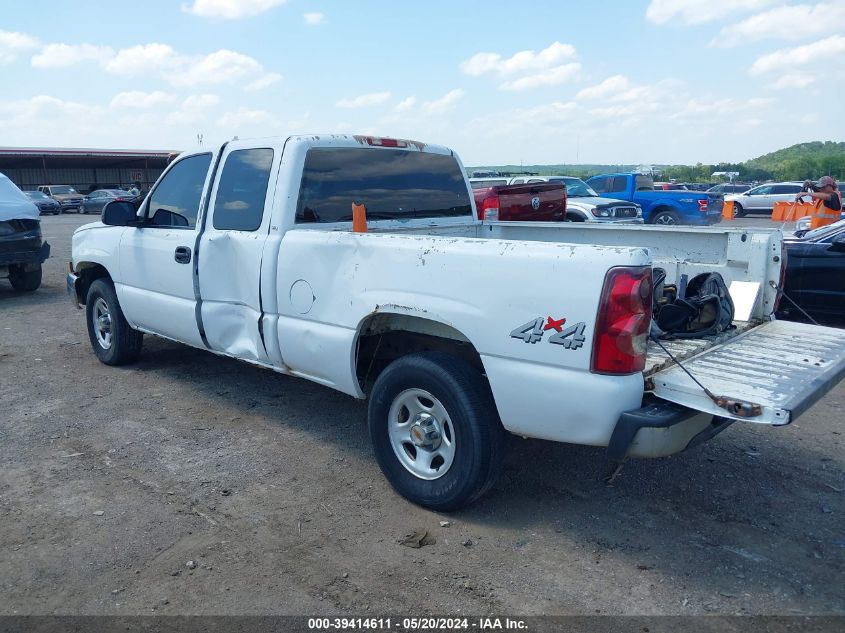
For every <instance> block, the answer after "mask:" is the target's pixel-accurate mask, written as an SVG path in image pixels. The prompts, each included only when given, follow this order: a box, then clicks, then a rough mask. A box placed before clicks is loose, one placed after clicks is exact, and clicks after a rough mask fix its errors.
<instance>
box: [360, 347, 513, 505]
mask: <svg viewBox="0 0 845 633" xmlns="http://www.w3.org/2000/svg"><path fill="white" fill-rule="evenodd" d="M368 417H369V428H370V439H371V440H372V443H373V449H374V451H375V455H376V460H377V461H378V464H379V467H380V468H381V470H382V472H383V473H384V475H385V477H387V480H388V481H389V482H390V484H391V485H392V486H393V487H394V488H395V489H396V491H397V492H398V493H399V494H401V495H402V496H403V497H405V498H406V499H408V500H409V501H412V502H414V503H416V504H419V505H421V506H424V507H427V508H431V509H433V510H439V511H446V512H448V511H452V510H457V509H459V508H461V507H463V506H466V505H468V504H470V503H472V502H473V501H475V500H476V499H478V498H479V497H481V495H483V494H484V493H485V492H486V491H487V490H488V489H489V488H490V486H492V485H493V483H494V482H495V479H496V477H497V475H498V473H499V471H500V469H501V467H502V461H503V459H504V453H505V430H504V428H503V427H502V423H501V421H500V420H499V415H498V412H497V411H496V406H495V404H494V402H493V396H492V394H491V393H490V388H489V386H488V385H487V382H486V381H485V380H484V378H483V377H482V375H481V374H480V373H479V371H478V370H476V369H474V368H473V367H472V366H470V365H469V364H468V363H466V362H465V361H463V360H461V359H459V358H456V357H454V356H451V355H449V354H444V353H441V352H424V353H419V354H412V355H410V356H405V357H404V358H400V359H399V360H396V361H394V362H393V363H391V364H390V365H389V366H388V367H387V369H385V370H384V371H383V372H382V373H381V375H379V377H378V379H377V380H376V383H375V385H374V387H373V392H372V394H371V397H370V405H369V411H368Z"/></svg>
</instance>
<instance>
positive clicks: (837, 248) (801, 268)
mask: <svg viewBox="0 0 845 633" xmlns="http://www.w3.org/2000/svg"><path fill="white" fill-rule="evenodd" d="M784 244H785V245H786V254H787V256H786V279H785V280H784V294H785V295H786V296H787V297H789V299H792V301H794V302H795V303H797V304H798V305H799V306H800V307H801V309H802V310H804V312H806V313H807V314H809V315H810V316H811V317H812V318H813V319H814V320H815V321H817V322H818V323H820V324H821V325H832V326H845V220H840V221H839V222H836V223H834V224H830V225H828V226H823V227H821V228H818V229H815V230H813V231H808V232H807V233H806V234H805V235H804V236H803V237H800V238H787V239H786V240H784ZM777 316H778V318H782V319H787V320H790V321H807V317H806V316H804V315H803V314H802V313H801V310H798V309H797V308H796V307H795V306H794V305H793V304H792V303H791V302H790V301H789V300H787V299H786V298H782V299H781V301H780V305H779V306H778V311H777Z"/></svg>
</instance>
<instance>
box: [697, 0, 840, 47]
mask: <svg viewBox="0 0 845 633" xmlns="http://www.w3.org/2000/svg"><path fill="white" fill-rule="evenodd" d="M843 28H845V0H834V1H833V2H820V3H818V4H815V5H812V4H796V5H787V6H782V7H775V8H774V9H771V10H769V11H764V12H763V13H758V14H757V15H754V16H751V17H750V18H747V19H745V20H743V21H742V22H738V23H736V24H731V25H730V26H726V27H724V28H723V29H722V30H721V31H720V33H719V35H718V36H717V37H715V38H714V39H713V41H712V42H711V43H710V45H711V46H719V47H722V48H728V47H731V46H738V45H740V44H746V43H748V42H755V41H758V40H764V39H782V40H802V39H810V38H813V37H819V36H821V35H826V34H828V33H836V32H841V31H842V29H843Z"/></svg>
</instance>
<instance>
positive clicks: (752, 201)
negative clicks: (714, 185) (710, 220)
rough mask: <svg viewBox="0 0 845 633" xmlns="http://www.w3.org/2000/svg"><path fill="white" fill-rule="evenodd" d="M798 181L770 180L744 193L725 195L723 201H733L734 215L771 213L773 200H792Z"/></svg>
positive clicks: (798, 186)
mask: <svg viewBox="0 0 845 633" xmlns="http://www.w3.org/2000/svg"><path fill="white" fill-rule="evenodd" d="M801 186H802V185H801V183H800V182H770V183H767V184H765V185H760V186H759V187H754V188H753V189H749V190H748V191H746V192H745V193H734V194H729V195H726V196H725V202H733V203H734V216H735V217H737V218H742V217H745V216H746V215H748V214H749V213H767V214H769V215H771V213H772V210H773V209H774V207H775V202H792V201H793V200H795V194H796V193H798V192H799V191H801Z"/></svg>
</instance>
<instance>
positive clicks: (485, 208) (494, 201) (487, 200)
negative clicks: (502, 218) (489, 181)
mask: <svg viewBox="0 0 845 633" xmlns="http://www.w3.org/2000/svg"><path fill="white" fill-rule="evenodd" d="M481 219H482V220H494V221H495V220H498V219H499V194H498V193H496V192H495V191H491V192H490V193H488V194H487V195H486V196H485V197H484V200H483V201H482V202H481Z"/></svg>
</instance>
